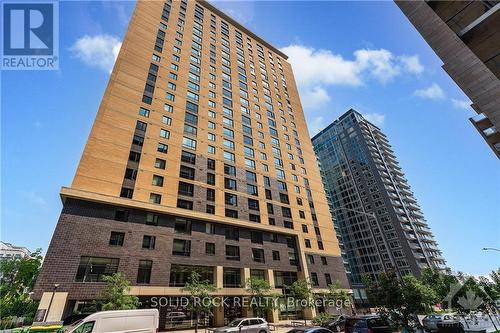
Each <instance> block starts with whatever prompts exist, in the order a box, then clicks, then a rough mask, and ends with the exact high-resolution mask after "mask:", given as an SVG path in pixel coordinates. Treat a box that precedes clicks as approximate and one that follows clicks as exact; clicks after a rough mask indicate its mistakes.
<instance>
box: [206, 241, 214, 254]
mask: <svg viewBox="0 0 500 333" xmlns="http://www.w3.org/2000/svg"><path fill="white" fill-rule="evenodd" d="M205 254H206V255H208V256H214V255H215V243H205Z"/></svg>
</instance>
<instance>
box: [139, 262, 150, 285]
mask: <svg viewBox="0 0 500 333" xmlns="http://www.w3.org/2000/svg"><path fill="white" fill-rule="evenodd" d="M152 267H153V261H151V260H139V268H138V270H137V283H145V284H147V283H149V282H150V279H151V268H152Z"/></svg>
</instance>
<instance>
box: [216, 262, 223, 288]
mask: <svg viewBox="0 0 500 333" xmlns="http://www.w3.org/2000/svg"><path fill="white" fill-rule="evenodd" d="M215 287H216V288H218V289H222V288H223V287H224V267H223V266H217V267H216V268H215Z"/></svg>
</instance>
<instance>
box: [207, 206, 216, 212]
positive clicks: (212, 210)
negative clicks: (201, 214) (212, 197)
mask: <svg viewBox="0 0 500 333" xmlns="http://www.w3.org/2000/svg"><path fill="white" fill-rule="evenodd" d="M206 212H207V213H208V214H215V206H214V205H207V209H206Z"/></svg>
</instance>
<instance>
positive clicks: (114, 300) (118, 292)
mask: <svg viewBox="0 0 500 333" xmlns="http://www.w3.org/2000/svg"><path fill="white" fill-rule="evenodd" d="M102 279H103V280H104V282H106V286H105V287H104V289H103V290H102V292H101V301H102V309H103V310H131V309H136V308H137V307H138V306H139V299H138V298H137V296H134V295H129V294H128V292H129V291H130V282H129V281H128V280H127V279H126V278H125V277H124V276H123V274H122V273H114V274H113V275H108V276H104V277H103V278H102Z"/></svg>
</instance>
